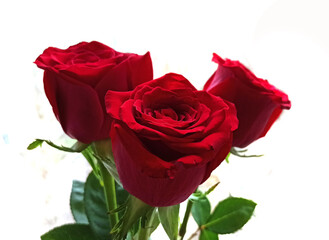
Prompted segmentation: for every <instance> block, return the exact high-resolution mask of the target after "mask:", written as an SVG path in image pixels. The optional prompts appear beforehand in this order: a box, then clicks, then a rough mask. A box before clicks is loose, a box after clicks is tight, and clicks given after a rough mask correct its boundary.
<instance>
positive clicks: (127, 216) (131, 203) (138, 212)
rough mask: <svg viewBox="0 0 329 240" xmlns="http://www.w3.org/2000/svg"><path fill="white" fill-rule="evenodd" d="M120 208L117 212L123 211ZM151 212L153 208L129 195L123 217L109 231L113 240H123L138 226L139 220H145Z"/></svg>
mask: <svg viewBox="0 0 329 240" xmlns="http://www.w3.org/2000/svg"><path fill="white" fill-rule="evenodd" d="M120 208H121V209H119V210H123V208H122V206H120ZM153 210H154V207H152V206H150V205H148V204H146V203H144V202H143V201H141V200H139V199H138V198H136V197H134V196H132V195H130V196H129V197H128V199H127V202H126V203H125V208H124V214H123V216H122V217H121V219H120V220H119V222H118V223H117V224H116V225H115V226H114V227H113V229H112V231H111V234H112V236H113V240H124V239H125V237H126V236H127V234H128V232H129V231H130V230H131V229H132V228H133V227H134V225H135V224H136V223H137V224H138V221H139V220H140V219H141V218H145V217H146V216H147V215H148V214H149V212H150V211H153ZM111 213H112V212H111ZM111 213H110V214H111ZM137 231H138V230H137ZM137 231H136V232H137Z"/></svg>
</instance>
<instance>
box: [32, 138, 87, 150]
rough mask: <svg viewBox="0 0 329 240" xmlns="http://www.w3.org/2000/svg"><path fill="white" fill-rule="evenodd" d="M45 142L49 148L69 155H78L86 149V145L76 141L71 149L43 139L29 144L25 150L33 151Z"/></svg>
mask: <svg viewBox="0 0 329 240" xmlns="http://www.w3.org/2000/svg"><path fill="white" fill-rule="evenodd" d="M43 142H45V143H47V144H48V145H49V146H51V147H53V148H56V149H58V150H61V151H64V152H71V153H79V152H82V151H83V150H84V149H85V148H87V147H88V144H84V143H81V142H79V141H77V142H76V143H75V144H74V145H73V146H72V147H64V146H58V145H56V144H55V143H53V142H52V141H49V140H44V139H36V140H35V141H34V142H33V143H31V144H30V145H29V146H28V147H27V149H28V150H32V149H35V148H36V147H38V146H41V145H42V143H43Z"/></svg>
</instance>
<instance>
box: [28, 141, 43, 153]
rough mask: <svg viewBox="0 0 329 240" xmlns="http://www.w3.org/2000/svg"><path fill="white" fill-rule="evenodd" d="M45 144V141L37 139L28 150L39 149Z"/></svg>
mask: <svg viewBox="0 0 329 240" xmlns="http://www.w3.org/2000/svg"><path fill="white" fill-rule="evenodd" d="M42 143H43V140H41V139H36V140H35V141H34V142H32V143H30V145H29V146H28V147H27V149H28V150H33V149H35V148H37V147H39V146H40V147H41V146H42Z"/></svg>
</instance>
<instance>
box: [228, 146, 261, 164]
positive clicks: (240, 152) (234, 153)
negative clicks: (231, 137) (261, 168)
mask: <svg viewBox="0 0 329 240" xmlns="http://www.w3.org/2000/svg"><path fill="white" fill-rule="evenodd" d="M247 151H248V149H242V150H237V149H236V148H234V147H232V148H231V151H230V153H232V154H233V155H235V156H237V157H242V158H250V157H262V156H264V154H260V155H246V154H242V153H245V152H247ZM226 161H227V162H228V157H227V160H226Z"/></svg>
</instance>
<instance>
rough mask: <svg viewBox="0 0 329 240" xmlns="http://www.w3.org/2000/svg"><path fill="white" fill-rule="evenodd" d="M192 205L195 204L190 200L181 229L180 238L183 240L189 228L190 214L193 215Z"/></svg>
mask: <svg viewBox="0 0 329 240" xmlns="http://www.w3.org/2000/svg"><path fill="white" fill-rule="evenodd" d="M192 205H193V202H192V201H191V200H190V199H189V200H188V202H187V206H186V210H185V215H184V219H183V222H182V225H181V227H180V229H179V236H180V237H181V238H180V239H181V240H183V238H184V236H185V233H186V226H187V222H188V219H189V217H190V214H191V210H192Z"/></svg>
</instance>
